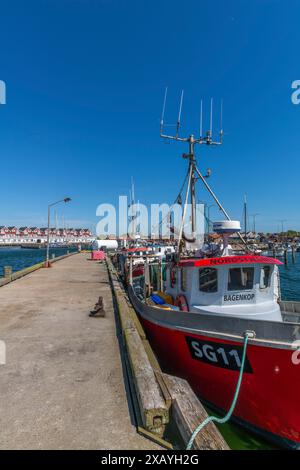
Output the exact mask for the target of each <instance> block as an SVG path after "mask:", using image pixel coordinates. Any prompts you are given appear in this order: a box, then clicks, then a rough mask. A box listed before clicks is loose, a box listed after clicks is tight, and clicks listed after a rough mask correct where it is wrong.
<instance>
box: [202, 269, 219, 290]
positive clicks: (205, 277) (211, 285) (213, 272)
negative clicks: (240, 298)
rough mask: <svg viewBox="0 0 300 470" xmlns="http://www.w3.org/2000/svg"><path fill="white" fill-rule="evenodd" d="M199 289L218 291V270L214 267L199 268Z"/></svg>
mask: <svg viewBox="0 0 300 470" xmlns="http://www.w3.org/2000/svg"><path fill="white" fill-rule="evenodd" d="M199 290H200V291H201V292H217V291H218V271H217V269H215V268H202V269H199Z"/></svg>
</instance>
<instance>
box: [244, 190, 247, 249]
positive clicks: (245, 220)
mask: <svg viewBox="0 0 300 470" xmlns="http://www.w3.org/2000/svg"><path fill="white" fill-rule="evenodd" d="M244 227H245V241H246V242H247V196H246V194H245V196H244Z"/></svg>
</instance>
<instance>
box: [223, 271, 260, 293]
mask: <svg viewBox="0 0 300 470" xmlns="http://www.w3.org/2000/svg"><path fill="white" fill-rule="evenodd" d="M253 278H254V268H231V269H229V272H228V290H251V289H253Z"/></svg>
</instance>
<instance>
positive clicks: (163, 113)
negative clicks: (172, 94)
mask: <svg viewBox="0 0 300 470" xmlns="http://www.w3.org/2000/svg"><path fill="white" fill-rule="evenodd" d="M167 94H168V87H167V86H166V89H165V95H164V101H163V107H162V113H161V120H160V132H161V133H162V132H163V127H164V118H165V110H166V102H167Z"/></svg>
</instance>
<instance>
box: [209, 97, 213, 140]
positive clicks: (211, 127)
mask: <svg viewBox="0 0 300 470" xmlns="http://www.w3.org/2000/svg"><path fill="white" fill-rule="evenodd" d="M212 131H213V98H211V99H210V123H209V132H210V137H212Z"/></svg>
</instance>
